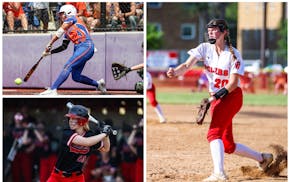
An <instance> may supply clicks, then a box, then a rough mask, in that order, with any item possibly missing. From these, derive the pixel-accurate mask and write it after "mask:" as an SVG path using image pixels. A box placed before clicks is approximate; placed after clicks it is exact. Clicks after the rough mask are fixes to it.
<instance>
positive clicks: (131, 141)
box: [127, 129, 137, 145]
mask: <svg viewBox="0 0 290 182" xmlns="http://www.w3.org/2000/svg"><path fill="white" fill-rule="evenodd" d="M136 133H137V130H136V129H133V131H132V132H131V134H130V136H129V137H128V141H127V143H128V145H133V142H134V137H135V135H136Z"/></svg>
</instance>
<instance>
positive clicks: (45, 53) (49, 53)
mask: <svg viewBox="0 0 290 182" xmlns="http://www.w3.org/2000/svg"><path fill="white" fill-rule="evenodd" d="M49 55H51V52H50V51H48V52H46V51H43V53H42V57H46V56H49Z"/></svg>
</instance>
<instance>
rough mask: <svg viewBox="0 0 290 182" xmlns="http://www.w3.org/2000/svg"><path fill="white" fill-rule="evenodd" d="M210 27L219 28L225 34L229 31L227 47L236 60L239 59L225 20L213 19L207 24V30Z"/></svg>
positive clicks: (226, 38) (226, 37)
mask: <svg viewBox="0 0 290 182" xmlns="http://www.w3.org/2000/svg"><path fill="white" fill-rule="evenodd" d="M210 27H218V28H219V29H220V31H221V32H224V31H225V30H226V31H228V33H227V34H226V36H225V41H226V45H227V46H228V47H229V49H230V52H231V54H232V55H233V58H234V60H236V59H237V57H236V55H235V52H234V49H233V45H232V42H231V38H230V35H229V34H230V33H229V26H228V23H227V22H226V21H225V20H224V19H212V20H211V21H210V22H209V23H208V24H207V28H210Z"/></svg>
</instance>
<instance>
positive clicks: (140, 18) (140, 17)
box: [136, 2, 144, 26]
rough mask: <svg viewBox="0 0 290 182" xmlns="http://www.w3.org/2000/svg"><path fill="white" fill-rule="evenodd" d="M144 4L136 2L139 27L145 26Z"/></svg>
mask: <svg viewBox="0 0 290 182" xmlns="http://www.w3.org/2000/svg"><path fill="white" fill-rule="evenodd" d="M143 6H144V3H143V2H136V16H137V19H138V21H139V23H138V25H140V26H143V12H144V11H143Z"/></svg>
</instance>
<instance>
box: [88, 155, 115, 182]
mask: <svg viewBox="0 0 290 182" xmlns="http://www.w3.org/2000/svg"><path fill="white" fill-rule="evenodd" d="M100 154H101V157H99V160H98V162H97V164H96V168H95V169H93V170H92V171H91V174H92V176H94V178H95V179H96V181H97V182H114V181H115V176H116V172H117V168H116V166H114V165H113V161H112V160H111V157H110V153H109V152H100Z"/></svg>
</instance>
